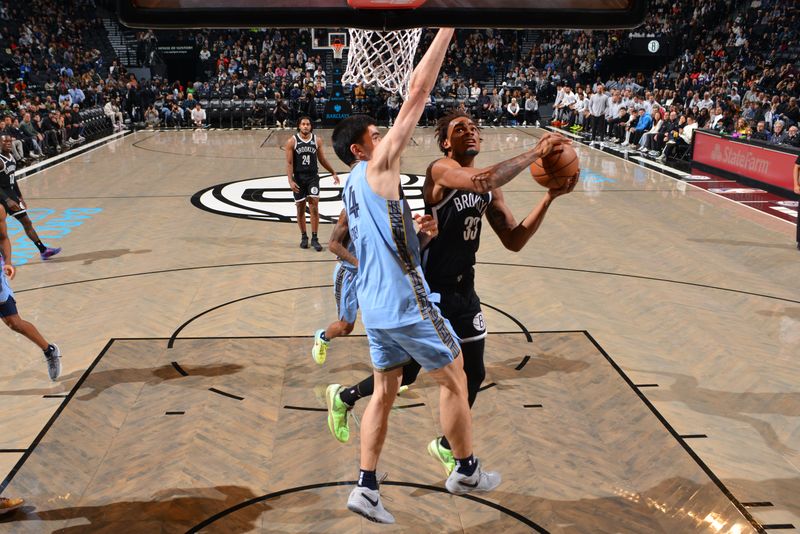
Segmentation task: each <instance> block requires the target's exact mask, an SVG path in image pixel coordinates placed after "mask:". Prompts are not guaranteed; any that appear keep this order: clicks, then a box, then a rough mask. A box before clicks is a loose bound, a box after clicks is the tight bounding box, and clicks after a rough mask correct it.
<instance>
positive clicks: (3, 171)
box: [0, 154, 17, 190]
mask: <svg viewBox="0 0 800 534" xmlns="http://www.w3.org/2000/svg"><path fill="white" fill-rule="evenodd" d="M16 171H17V161H16V160H15V159H14V156H12V155H10V154H9V155H8V156H6V155H5V154H0V188H2V189H8V190H16V188H17V185H16V184H17V182H16V178H15V177H14V173H15V172H16Z"/></svg>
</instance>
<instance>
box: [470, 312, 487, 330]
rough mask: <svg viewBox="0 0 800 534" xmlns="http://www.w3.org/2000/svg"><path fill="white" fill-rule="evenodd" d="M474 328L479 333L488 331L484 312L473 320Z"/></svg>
mask: <svg viewBox="0 0 800 534" xmlns="http://www.w3.org/2000/svg"><path fill="white" fill-rule="evenodd" d="M472 328H474V329H475V330H477V331H478V332H483V331H484V330H486V321H484V320H483V312H478V314H477V315H476V316H475V317H474V318H473V319H472Z"/></svg>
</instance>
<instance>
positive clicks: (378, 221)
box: [342, 161, 435, 329]
mask: <svg viewBox="0 0 800 534" xmlns="http://www.w3.org/2000/svg"><path fill="white" fill-rule="evenodd" d="M342 197H343V201H344V205H345V210H347V220H348V225H349V226H350V240H351V241H352V243H353V246H354V248H355V256H356V258H358V283H357V287H358V304H359V306H360V307H361V321H362V322H363V323H364V326H365V327H366V328H383V329H386V328H397V327H400V326H406V325H410V324H413V323H416V322H418V321H421V320H424V319H429V318H430V317H431V303H430V300H429V297H428V295H429V293H430V290H429V288H428V284H427V283H426V282H425V277H424V276H423V275H422V269H421V267H420V253H419V240H418V239H417V235H416V233H415V232H414V225H413V223H412V219H411V208H410V207H409V205H408V202H406V200H405V199H401V200H387V199H385V198H383V197H381V196H379V195H378V194H377V193H375V192H374V191H373V190H372V188H371V187H370V185H369V183H368V182H367V163H366V162H364V161H362V162H359V163H358V164H357V165H356V166H355V167H354V168H353V170H352V171H351V172H350V177H349V178H348V180H347V183H346V184H345V186H344V189H343V191H342ZM434 313H435V312H434Z"/></svg>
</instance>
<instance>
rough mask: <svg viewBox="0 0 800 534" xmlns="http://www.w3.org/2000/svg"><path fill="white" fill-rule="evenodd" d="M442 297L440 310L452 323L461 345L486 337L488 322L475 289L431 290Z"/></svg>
mask: <svg viewBox="0 0 800 534" xmlns="http://www.w3.org/2000/svg"><path fill="white" fill-rule="evenodd" d="M431 291H433V292H435V293H439V294H440V295H441V301H440V302H439V309H440V310H441V311H442V315H444V316H445V318H446V319H447V320H448V321H450V325H451V326H452V327H453V330H455V333H456V335H457V336H458V337H459V338H460V339H461V343H462V344H464V343H469V342H470V341H477V340H479V339H483V338H485V337H486V321H485V320H484V319H483V312H482V311H481V301H480V299H479V298H478V295H477V294H476V293H475V288H474V287H468V288H440V291H437V290H435V289H431Z"/></svg>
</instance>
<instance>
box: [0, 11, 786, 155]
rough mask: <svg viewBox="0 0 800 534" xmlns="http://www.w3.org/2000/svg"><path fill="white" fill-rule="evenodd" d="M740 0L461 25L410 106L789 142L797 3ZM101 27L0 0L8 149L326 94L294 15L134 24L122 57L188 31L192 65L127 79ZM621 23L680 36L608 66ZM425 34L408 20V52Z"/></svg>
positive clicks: (278, 120) (371, 107)
mask: <svg viewBox="0 0 800 534" xmlns="http://www.w3.org/2000/svg"><path fill="white" fill-rule="evenodd" d="M740 1H744V0H734V1H733V2H716V1H714V0H680V1H678V2H668V1H667V0H653V1H652V2H650V12H649V15H648V17H647V20H646V21H645V23H644V24H643V25H642V26H641V27H639V28H637V29H636V30H635V31H634V32H630V31H620V30H616V31H594V32H588V31H540V32H534V33H533V34H531V33H528V32H522V31H512V30H502V31H498V30H461V31H459V32H457V34H456V38H455V39H454V41H453V43H452V44H451V47H450V50H449V52H448V54H447V57H446V59H445V62H444V65H443V68H442V73H441V75H440V78H439V79H438V80H437V84H436V88H435V90H434V91H433V93H432V95H431V97H430V101H429V103H428V106H426V109H425V114H424V116H423V121H426V122H428V123H432V122H433V121H435V120H436V118H437V117H438V116H439V115H440V114H441V113H442V111H443V110H444V109H447V108H451V107H461V108H463V109H464V110H466V111H470V112H471V113H472V114H473V115H474V116H475V117H476V118H477V119H478V120H479V121H480V122H481V123H482V124H508V125H539V124H541V123H542V122H545V120H546V119H548V118H549V114H548V117H542V116H541V115H540V105H545V104H548V105H549V104H550V103H551V102H552V103H553V106H554V113H553V120H554V121H555V124H556V125H558V126H563V127H566V128H571V129H573V130H574V131H585V132H587V134H589V135H591V136H592V138H593V139H605V140H616V141H617V142H619V143H621V144H625V143H627V146H634V147H639V148H640V149H641V150H643V151H652V152H653V153H658V155H661V156H662V157H663V156H664V155H667V154H670V153H672V152H674V150H665V149H667V148H668V145H669V147H672V146H673V145H677V146H680V145H681V144H682V143H683V142H685V141H686V140H687V139H686V135H685V132H686V131H691V130H692V129H693V128H695V127H702V128H711V129H716V130H718V131H720V132H724V133H727V134H730V135H733V136H740V137H748V138H751V139H755V140H760V141H764V142H768V143H775V144H788V145H795V146H796V145H797V142H798V141H797V140H798V137H797V127H798V121H800V111H798V105H797V97H798V96H800V94H798V85H797V78H798V77H800V72H798V68H797V66H796V65H795V64H794V63H793V62H796V61H797V58H798V57H800V55H799V54H798V53H799V52H800V48H798V44H797V43H798V42H800V35H798V28H800V25H799V24H798V22H800V21H798V9H797V5H796V3H787V2H781V1H780V0H750V2H749V3H748V4H739V3H738V2H740ZM102 35H105V30H104V29H103V28H102V24H101V23H100V21H99V19H98V18H97V13H96V7H95V5H94V3H93V0H66V1H64V2H47V1H44V0H31V1H29V2H26V3H19V2H15V3H11V2H4V3H2V2H0V44H1V45H2V47H0V48H1V50H0V69H2V70H0V72H2V74H0V115H2V118H3V120H4V121H6V122H8V119H10V124H9V125H8V126H6V129H7V131H8V132H10V133H12V135H13V136H14V137H15V139H17V140H18V141H19V142H18V143H15V150H17V149H19V152H18V155H19V156H20V157H22V158H25V159H35V158H38V157H41V155H42V154H47V153H57V152H59V151H61V150H64V149H67V148H69V147H70V146H72V145H74V144H77V143H80V142H82V140H83V136H82V134H81V123H80V114H79V112H80V110H82V109H85V108H87V107H92V106H100V107H101V108H102V109H103V110H104V113H105V115H106V116H107V117H108V120H109V122H110V123H111V124H112V125H113V127H114V128H115V129H121V128H123V127H125V126H124V125H125V124H126V123H127V124H132V125H148V126H151V127H160V126H168V127H184V126H187V127H196V126H200V125H204V124H207V122H208V119H209V117H208V115H207V114H206V110H205V109H204V107H205V105H204V104H205V103H207V102H209V101H215V100H216V101H234V102H237V101H238V102H239V103H240V104H244V103H247V106H250V107H252V108H253V109H252V110H251V111H252V112H250V113H248V114H247V119H246V120H247V122H248V123H249V124H251V125H253V126H259V125H260V126H279V127H287V126H288V124H291V123H292V122H293V121H294V120H295V119H296V118H297V117H299V116H302V115H308V116H310V117H312V119H315V120H316V119H318V118H319V117H320V116H321V113H322V110H323V109H324V105H325V102H326V101H327V99H328V98H329V91H330V87H329V84H330V83H331V81H330V78H331V76H330V73H328V72H326V68H325V66H326V61H329V60H328V58H327V57H326V56H325V54H321V53H319V50H315V49H314V48H313V47H312V43H311V39H312V35H311V32H310V31H309V30H308V29H302V28H301V29H295V30H288V29H282V30H244V31H243V30H203V31H198V30H185V31H178V32H174V31H173V32H165V31H143V32H140V33H139V34H138V35H137V44H136V57H137V61H138V63H139V64H140V65H142V66H149V67H154V70H153V72H160V71H159V70H158V69H156V68H155V67H156V66H158V63H159V61H160V60H159V57H158V43H159V41H160V40H164V41H168V42H170V43H174V42H183V43H189V44H190V45H191V46H192V47H193V52H192V54H193V55H194V56H195V59H194V61H195V63H196V67H197V68H196V71H195V77H194V79H193V80H191V81H187V82H185V83H184V82H181V81H169V80H168V79H166V78H164V77H161V76H158V75H154V76H151V78H149V79H147V78H143V79H137V78H136V77H135V76H134V75H133V74H129V73H128V72H127V71H126V70H125V68H124V67H121V66H120V65H119V64H118V61H117V60H115V59H114V57H113V53H112V54H111V55H109V54H108V53H104V51H103V50H101V48H102V46H101V45H102V42H101V41H100V40H98V39H97V36H102ZM637 35H645V36H661V37H666V38H673V39H674V41H675V42H681V43H683V46H685V50H684V51H683V52H681V53H680V54H679V55H678V56H677V57H675V58H674V59H673V60H672V61H670V62H668V64H666V66H664V67H663V68H660V69H658V70H656V71H655V72H637V73H634V72H625V73H624V74H622V75H609V74H608V70H609V68H608V65H609V64H610V63H611V62H612V60H614V62H615V65H616V64H618V63H619V58H620V57H622V58H624V57H625V55H626V54H627V53H628V51H627V44H626V43H627V40H628V39H629V38H631V37H632V36H637ZM89 36H95V39H94V40H91V39H90V37H89ZM531 37H532V39H531V40H530V41H529V42H526V40H525V38H531ZM432 38H433V31H426V32H424V33H423V37H422V43H421V45H420V47H419V52H420V53H421V52H422V51H424V50H425V49H426V47H427V46H426V45H427V43H428V42H429V41H430V40H431V39H432ZM601 87H602V89H601ZM346 92H347V93H348V94H349V96H350V98H351V100H352V104H353V108H354V110H355V111H356V112H365V113H370V114H372V115H374V116H376V117H378V118H379V120H383V121H386V122H388V123H391V121H392V120H393V119H394V117H395V116H396V114H397V112H398V111H399V108H400V104H401V101H400V99H399V97H398V96H397V95H390V94H388V93H385V92H383V91H381V90H378V89H376V88H375V87H373V86H370V85H364V84H358V85H356V86H353V87H348V88H346ZM201 102H202V103H203V104H201ZM76 106H77V107H76ZM26 115H30V120H29V121H26V118H25V117H26ZM244 120H245V119H244V115H243V119H242V121H243V122H244ZM16 124H18V126H15V125H16ZM690 124H691V125H692V127H691V128H689V129H688V130H687V129H686V125H690ZM688 141H689V142H690V141H691V138H688ZM20 147H21V148H20Z"/></svg>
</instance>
